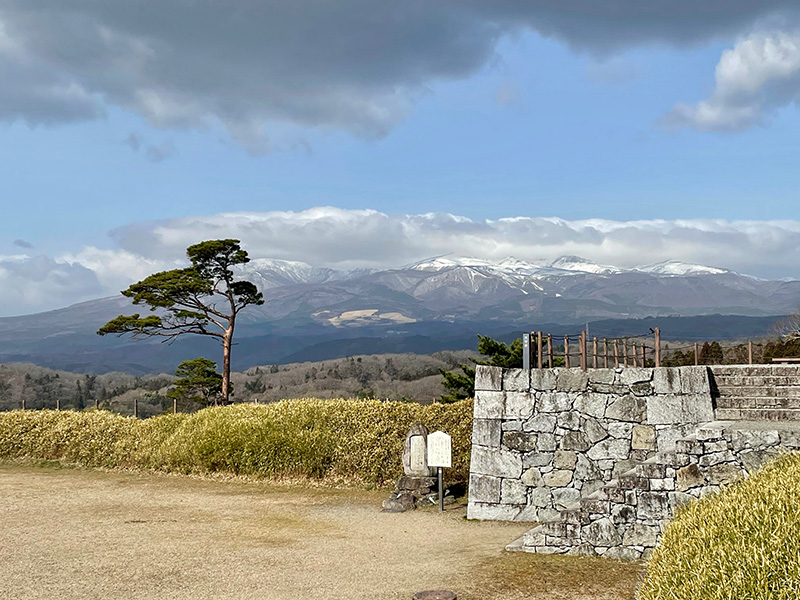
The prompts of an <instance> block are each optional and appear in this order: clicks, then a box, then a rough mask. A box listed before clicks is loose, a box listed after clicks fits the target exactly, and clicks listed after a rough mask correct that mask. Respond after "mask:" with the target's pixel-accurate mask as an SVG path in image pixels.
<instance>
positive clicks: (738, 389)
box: [717, 381, 800, 398]
mask: <svg viewBox="0 0 800 600" xmlns="http://www.w3.org/2000/svg"><path fill="white" fill-rule="evenodd" d="M717 391H718V392H719V395H720V396H740V397H744V398H748V397H749V398H753V397H773V396H774V397H776V398H800V381H799V382H798V383H797V385H718V386H717Z"/></svg>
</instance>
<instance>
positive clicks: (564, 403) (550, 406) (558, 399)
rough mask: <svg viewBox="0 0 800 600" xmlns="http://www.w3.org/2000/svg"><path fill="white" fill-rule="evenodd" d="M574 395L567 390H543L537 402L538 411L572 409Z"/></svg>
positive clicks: (550, 411) (551, 411)
mask: <svg viewBox="0 0 800 600" xmlns="http://www.w3.org/2000/svg"><path fill="white" fill-rule="evenodd" d="M573 402H574V397H573V395H571V394H568V393H566V392H542V394H541V395H540V396H539V400H538V402H537V412H544V413H548V412H549V413H553V412H564V411H568V410H572V405H573Z"/></svg>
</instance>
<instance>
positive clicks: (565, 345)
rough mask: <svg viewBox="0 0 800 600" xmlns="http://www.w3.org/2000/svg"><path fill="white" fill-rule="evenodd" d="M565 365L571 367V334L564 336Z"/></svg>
mask: <svg viewBox="0 0 800 600" xmlns="http://www.w3.org/2000/svg"><path fill="white" fill-rule="evenodd" d="M564 366H565V367H567V368H568V369H569V336H568V335H565V336H564Z"/></svg>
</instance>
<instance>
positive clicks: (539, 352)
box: [536, 331, 544, 369]
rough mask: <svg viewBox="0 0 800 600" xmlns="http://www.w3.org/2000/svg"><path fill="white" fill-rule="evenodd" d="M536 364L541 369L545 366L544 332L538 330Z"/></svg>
mask: <svg viewBox="0 0 800 600" xmlns="http://www.w3.org/2000/svg"><path fill="white" fill-rule="evenodd" d="M536 366H538V367H539V368H540V369H541V368H543V367H544V362H542V332H541V331H537V332H536Z"/></svg>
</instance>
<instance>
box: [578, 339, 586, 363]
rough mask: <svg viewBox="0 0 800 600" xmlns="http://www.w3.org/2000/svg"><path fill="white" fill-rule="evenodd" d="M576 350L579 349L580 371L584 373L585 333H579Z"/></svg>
mask: <svg viewBox="0 0 800 600" xmlns="http://www.w3.org/2000/svg"><path fill="white" fill-rule="evenodd" d="M578 348H579V349H580V355H581V370H582V371H585V370H586V363H587V360H586V332H585V331H581V335H580V337H579V338H578Z"/></svg>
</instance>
